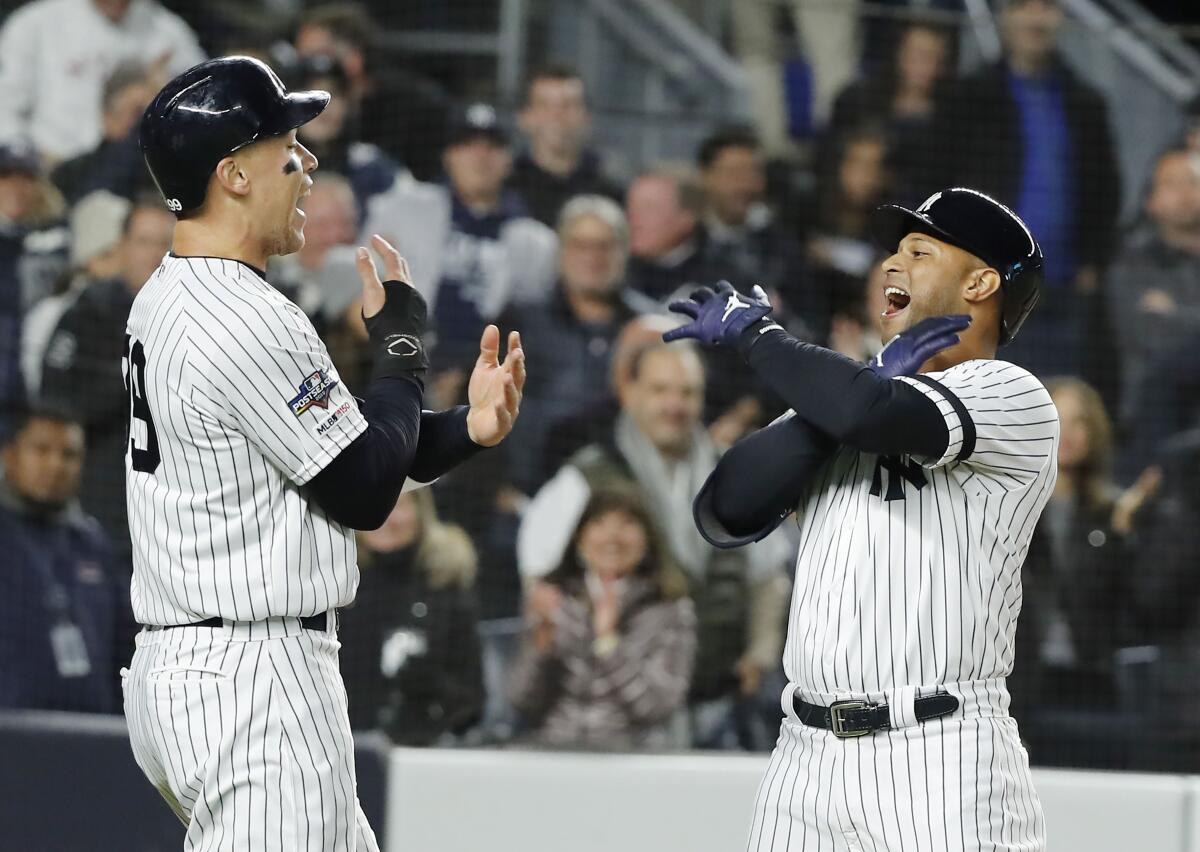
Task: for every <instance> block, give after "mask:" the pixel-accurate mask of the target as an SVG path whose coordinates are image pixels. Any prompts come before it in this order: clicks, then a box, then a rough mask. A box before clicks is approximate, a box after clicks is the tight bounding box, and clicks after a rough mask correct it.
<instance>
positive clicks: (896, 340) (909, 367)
mask: <svg viewBox="0 0 1200 852" xmlns="http://www.w3.org/2000/svg"><path fill="white" fill-rule="evenodd" d="M970 324H971V318H970V317H969V316H967V315H966V314H955V315H954V316H949V317H930V318H929V319H923V320H921V321H920V322H919V323H917V324H916V325H914V326H913V327H912V328H910V329H908V330H907V331H902V332H900V333H899V334H897V335H896V336H895V337H893V338H892V339H891V340H889V341H888V342H887V345H886V346H884V347H883V348H882V349H880V350H879V354H878V355H876V356H875V357H874V358H872V359H871V360H870V361H869V362H868V363H867V366H868V367H869V368H870V369H871V370H872V371H874V372H875V374H876V375H879V376H883V377H884V378H885V379H894V378H896V376H912V375H915V374H916V372H917V371H918V370H920V369H921V365H922V364H924V363H925V362H926V361H928V360H929V359H930V358H932V357H933V356H934V355H936V354H938V353H939V352H941V351H942V350H943V349H949V348H950V347H951V346H953V345H954V344H956V343H958V341H959V336H958V332H960V331H963V330H965V329H966V327H967V326H969V325H970Z"/></svg>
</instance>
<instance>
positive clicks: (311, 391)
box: [288, 370, 338, 417]
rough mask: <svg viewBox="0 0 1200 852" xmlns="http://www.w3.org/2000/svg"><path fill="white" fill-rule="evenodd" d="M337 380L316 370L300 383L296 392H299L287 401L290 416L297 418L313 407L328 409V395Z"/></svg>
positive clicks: (335, 385) (322, 371)
mask: <svg viewBox="0 0 1200 852" xmlns="http://www.w3.org/2000/svg"><path fill="white" fill-rule="evenodd" d="M337 383H338V380H337V379H336V378H332V377H330V376H327V375H325V371H324V370H317V371H316V372H315V373H313V374H312V375H311V376H309V377H308V378H306V379H305V380H304V381H302V382H301V383H300V384H299V386H298V387H297V390H298V391H300V392H299V393H298V394H296V395H295V396H294V397H292V398H291V399H289V400H288V406H289V407H291V409H292V414H295V415H296V416H297V417H299V416H300V415H301V414H303V413H304V412H306V411H308V410H309V409H310V408H312V407H313V406H314V405H315V406H316V407H317V408H328V407H329V394H330V393H331V392H332V391H333V389H334V388H335V387H337Z"/></svg>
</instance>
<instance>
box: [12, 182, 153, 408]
mask: <svg viewBox="0 0 1200 852" xmlns="http://www.w3.org/2000/svg"><path fill="white" fill-rule="evenodd" d="M132 206H133V204H132V202H131V201H129V199H127V198H122V197H120V196H117V195H113V194H112V193H111V192H106V191H105V190H102V189H100V190H96V191H95V192H91V193H88V195H86V196H84V197H83V198H82V199H80V200H79V203H77V204H76V205H75V206H74V207H72V208H71V219H70V222H71V249H70V269H69V273H68V274H65V275H62V276H60V278H59V285H58V286H57V287H56V288H55V289H54V291H53V292H51V293H50V295H48V296H45V297H43V298H42V299H41V300H40V301H38V302H37V303H36V304H35V305H34V306H33V307H32V308H30V309H29V313H27V314H26V315H25V320H24V322H23V323H22V324H21V374H22V376H23V377H24V379H25V392H26V394H27V395H28V396H29V398H30V399H37V398H38V397H39V396H40V395H41V386H42V361H43V359H44V358H45V355H46V346H47V345H48V344H49V343H50V336H51V335H52V334H53V333H54V329H55V328H57V327H58V321H59V319H61V318H62V315H63V312H64V311H66V309H67V308H69V307H70V306H71V305H72V304H73V303H74V302H75V299H77V298H78V297H79V293H80V291H82V290H83V289H84V288H85V287H87V285H88V282H89V281H98V280H100V279H103V278H112V277H113V276H115V275H117V274H118V273H119V272H120V271H121V234H122V231H123V230H124V226H125V220H126V219H127V218H128V217H129V210H130V208H131V207H132Z"/></svg>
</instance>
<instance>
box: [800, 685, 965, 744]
mask: <svg viewBox="0 0 1200 852" xmlns="http://www.w3.org/2000/svg"><path fill="white" fill-rule="evenodd" d="M792 706H793V707H795V708H796V717H797V718H798V719H799V720H800V721H801V722H803V723H804V724H806V725H808V726H809V727H812V728H824V729H825V730H826V731H833V735H834V736H835V737H838V738H840V739H847V738H850V737H863V736H866V735H867V734H873V733H875V732H876V731H886V730H888V729H889V728H891V727H892V718H891V715H890V714H889V712H888V706H887V705H886V704H874V703H872V702H870V701H835V702H833V704H830V705H829V706H828V707H822V706H821V705H820V704H809V703H808V702H807V701H803V700H801V699H800V697H799V696H793V697H792ZM957 709H958V699H957V698H956V697H954V696H953V695H950V694H949V693H946V692H939V693H937V694H935V695H927V696H925V697H924V698H918V699H916V700H914V701H913V715H914V716H916V719H917V721H918V722H926V721H928V720H930V719H936V718H937V717H938V716H945V715H946V714H947V713H953V712H954V711H955V710H957Z"/></svg>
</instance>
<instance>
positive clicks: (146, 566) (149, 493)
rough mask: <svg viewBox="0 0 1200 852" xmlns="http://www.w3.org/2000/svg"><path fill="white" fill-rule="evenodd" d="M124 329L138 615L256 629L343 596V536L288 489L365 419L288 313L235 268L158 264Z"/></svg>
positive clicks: (227, 263) (346, 560) (349, 545)
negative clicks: (213, 620) (248, 624)
mask: <svg viewBox="0 0 1200 852" xmlns="http://www.w3.org/2000/svg"><path fill="white" fill-rule="evenodd" d="M126 331H127V335H126V352H125V357H124V359H123V361H122V366H123V369H124V371H125V376H126V385H127V387H129V389H130V398H131V405H132V415H133V416H132V418H131V421H130V435H131V440H130V443H129V447H128V448H127V450H126V456H125V468H126V494H127V501H128V506H129V529H130V537H131V539H132V543H133V609H134V614H135V616H136V617H137V619H138V621H140V622H141V623H143V624H184V623H189V622H196V621H201V620H204V619H206V618H210V617H221V618H227V619H232V620H236V621H257V620H261V619H264V618H267V617H271V616H303V615H315V614H318V613H321V612H325V611H326V610H328V609H331V608H333V607H337V606H343V605H345V604H348V603H349V602H350V601H351V600H353V598H354V592H355V589H356V588H357V585H358V568H357V564H356V550H355V542H354V534H353V531H352V530H350V529H348V528H346V527H344V526H342V525H341V524H338V523H336V522H334V521H333V520H331V519H329V518H328V517H327V516H326V515H325V514H324V512H322V511H321V510H320V508H318V507H317V506H316V505H314V504H313V503H312V502H311V501H310V499H309V496H308V495H307V494H306V493H305V492H304V490H303V489H302V488H301V486H303V485H304V484H305V483H306V482H308V481H309V480H310V479H311V478H312V477H313V476H314V475H316V474H317V473H318V472H319V471H320V470H321V469H322V468H323V467H324V466H325V465H327V464H328V463H329V462H330V461H331V460H332V459H333V458H334V457H336V456H337V454H338V453H339V452H340V451H341V450H342V449H343V448H345V447H346V445H347V444H349V443H350V442H351V441H353V440H354V438H355V437H357V436H358V435H359V434H361V433H362V432H363V430H364V429H366V425H367V424H366V420H365V418H364V417H363V415H362V413H361V412H360V411H359V408H358V404H357V402H356V401H355V399H354V397H353V396H351V394H350V393H349V391H348V390H347V389H346V387H345V385H344V384H342V383H341V381H340V380H339V377H338V374H337V370H336V369H334V366H333V363H332V361H330V358H329V354H328V353H327V352H326V350H325V346H324V344H323V343H322V342H321V340H320V338H319V337H318V336H317V333H316V331H315V330H314V329H313V326H312V323H311V322H309V320H308V318H307V317H306V316H305V315H304V314H303V312H301V311H300V309H299V308H297V307H296V306H295V305H294V304H292V303H291V302H290V301H289V300H288V299H287V298H286V297H284V296H283V295H281V294H280V293H279V292H278V291H276V290H275V289H274V288H273V287H271V286H270V285H269V284H267V282H266V281H264V280H263V279H262V278H261V277H260V276H259V275H258V274H257V273H256V272H255V271H254V270H253V269H252V268H251V267H249V266H246V265H245V264H242V263H238V262H237V261H233V260H225V259H220V258H195V257H192V258H180V257H175V256H172V255H168V256H167V257H165V258H164V259H163V262H162V264H161V265H160V266H159V268H158V270H157V271H156V272H155V273H154V275H153V276H152V277H151V279H150V280H149V281H148V282H147V284H146V286H145V287H143V288H142V290H141V292H139V293H138V296H137V298H136V299H135V300H134V303H133V308H132V310H131V311H130V314H129V322H128V326H127V329H126Z"/></svg>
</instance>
